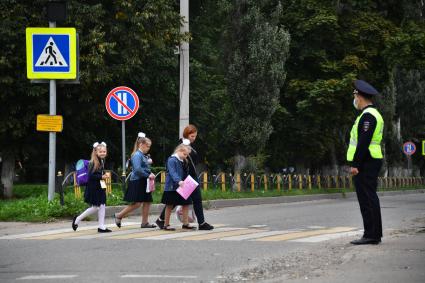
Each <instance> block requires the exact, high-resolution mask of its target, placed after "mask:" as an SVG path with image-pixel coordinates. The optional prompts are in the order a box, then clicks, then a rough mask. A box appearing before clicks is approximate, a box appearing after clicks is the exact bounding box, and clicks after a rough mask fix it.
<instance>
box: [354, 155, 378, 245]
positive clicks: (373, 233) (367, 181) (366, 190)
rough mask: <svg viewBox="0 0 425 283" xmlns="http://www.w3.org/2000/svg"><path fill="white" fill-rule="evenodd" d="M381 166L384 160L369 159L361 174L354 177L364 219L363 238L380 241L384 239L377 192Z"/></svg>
mask: <svg viewBox="0 0 425 283" xmlns="http://www.w3.org/2000/svg"><path fill="white" fill-rule="evenodd" d="M381 166H382V159H369V160H367V161H366V162H364V163H363V164H362V166H361V167H360V168H359V174H357V175H356V176H354V185H355V187H356V193H357V199H358V201H359V205H360V211H361V213H362V218H363V226H364V234H363V237H365V238H371V239H379V240H380V239H381V238H382V220H381V206H380V203H379V198H378V194H377V193H376V190H377V187H378V174H379V170H380V169H381Z"/></svg>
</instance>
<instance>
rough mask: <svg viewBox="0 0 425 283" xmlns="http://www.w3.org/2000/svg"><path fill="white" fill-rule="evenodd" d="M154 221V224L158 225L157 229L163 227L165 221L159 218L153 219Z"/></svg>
mask: <svg viewBox="0 0 425 283" xmlns="http://www.w3.org/2000/svg"><path fill="white" fill-rule="evenodd" d="M155 223H156V225H158V227H159V229H164V225H165V221H164V220H161V219H159V218H158V219H157V220H156V221H155Z"/></svg>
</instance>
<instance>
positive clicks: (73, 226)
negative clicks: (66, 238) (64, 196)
mask: <svg viewBox="0 0 425 283" xmlns="http://www.w3.org/2000/svg"><path fill="white" fill-rule="evenodd" d="M75 220H77V216H74V218H73V219H72V230H74V231H77V228H78V224H75Z"/></svg>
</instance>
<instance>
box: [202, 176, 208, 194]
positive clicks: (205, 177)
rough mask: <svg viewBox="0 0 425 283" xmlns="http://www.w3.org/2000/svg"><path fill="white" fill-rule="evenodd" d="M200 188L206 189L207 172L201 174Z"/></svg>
mask: <svg viewBox="0 0 425 283" xmlns="http://www.w3.org/2000/svg"><path fill="white" fill-rule="evenodd" d="M202 188H203V190H204V191H206V190H208V172H204V173H203V174H202Z"/></svg>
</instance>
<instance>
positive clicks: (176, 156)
mask: <svg viewBox="0 0 425 283" xmlns="http://www.w3.org/2000/svg"><path fill="white" fill-rule="evenodd" d="M171 156H174V157H175V158H177V159H178V160H179V161H180V162H183V159H181V158H180V157H179V156H178V155H177V153H174V154H173V155H171Z"/></svg>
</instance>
